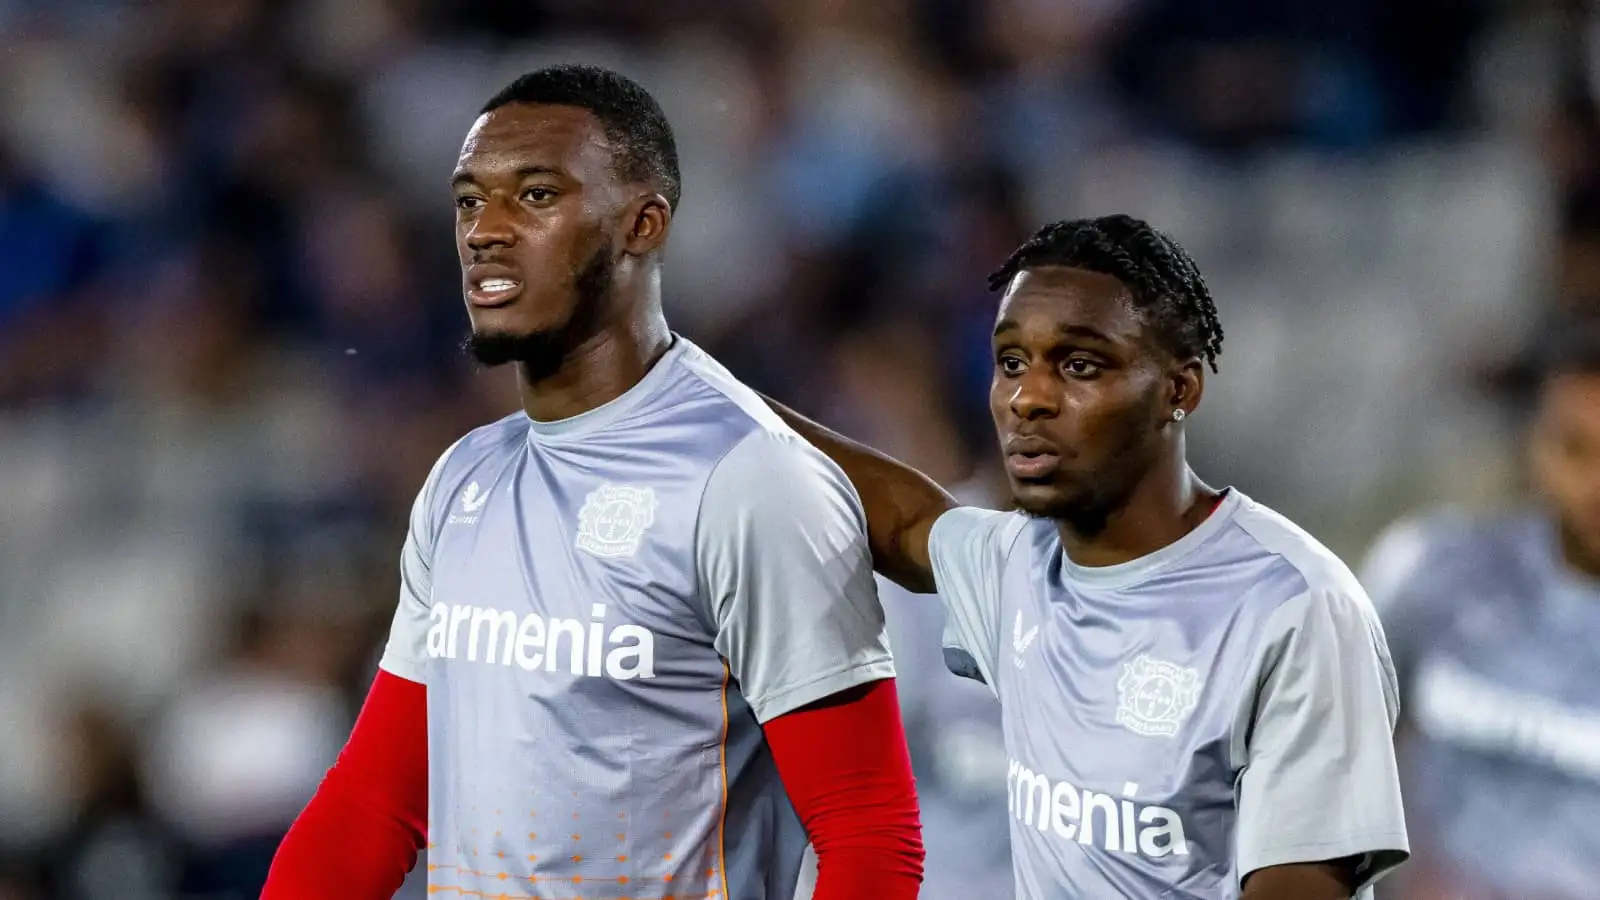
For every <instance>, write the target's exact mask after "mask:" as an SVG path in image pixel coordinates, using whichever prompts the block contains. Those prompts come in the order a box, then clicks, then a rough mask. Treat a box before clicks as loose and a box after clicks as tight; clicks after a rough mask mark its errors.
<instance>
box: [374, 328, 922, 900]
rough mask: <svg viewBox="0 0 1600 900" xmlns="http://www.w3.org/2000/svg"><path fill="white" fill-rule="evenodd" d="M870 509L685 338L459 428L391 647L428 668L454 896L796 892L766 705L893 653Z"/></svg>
mask: <svg viewBox="0 0 1600 900" xmlns="http://www.w3.org/2000/svg"><path fill="white" fill-rule="evenodd" d="M865 527H866V526H865V517H864V515H863V513H862V510H861V505H860V501H859V499H858V497H857V496H856V494H855V492H854V490H853V489H852V488H851V486H850V484H849V482H848V481H847V480H846V479H845V477H844V474H843V473H842V472H841V471H840V470H839V469H838V468H837V467H836V466H834V465H833V463H831V462H830V461H829V460H828V459H827V458H826V457H824V456H823V455H822V454H821V453H820V452H818V451H817V450H815V449H814V448H813V447H811V445H810V444H808V443H806V442H805V441H803V440H801V439H800V438H799V437H798V436H796V435H795V434H794V433H793V432H792V431H790V430H789V429H788V428H787V427H786V426H785V425H783V423H782V422H781V421H780V420H779V419H778V418H777V416H776V415H774V414H773V413H772V412H771V411H770V410H769V409H768V408H767V406H766V405H765V404H764V403H763V402H761V400H760V399H759V398H758V397H757V396H756V395H755V394H754V393H753V392H752V391H750V390H749V389H748V388H746V387H745V386H743V385H741V384H739V383H738V382H737V381H735V380H734V379H733V377H732V376H731V375H729V374H728V372H727V371H726V370H725V369H723V368H722V367H721V366H719V365H718V364H717V363H716V362H715V361H713V360H712V359H711V358H710V357H708V356H707V355H706V354H705V353H703V352H702V351H701V350H700V349H699V348H697V347H695V346H693V345H692V344H690V343H689V342H688V341H687V340H684V339H683V338H678V339H677V340H676V343H675V344H674V345H673V347H672V349H670V350H669V351H668V352H667V353H666V354H665V355H664V356H663V357H662V358H661V359H660V361H659V362H657V363H656V365H655V366H654V367H653V368H652V369H651V370H650V372H649V373H648V374H647V375H646V376H645V378H644V379H643V380H642V381H641V382H639V384H638V385H636V386H635V387H634V388H632V389H631V390H629V391H628V392H627V393H626V394H624V395H622V396H621V397H619V398H617V399H616V400H614V401H612V402H610V403H608V404H606V405H604V406H601V407H599V408H597V409H594V410H592V411H590V412H587V413H584V414H582V415H579V416H575V417H573V418H570V419H564V420H561V421H558V422H548V423H546V422H535V421H533V420H531V419H529V418H528V417H527V416H526V415H524V414H522V413H517V414H515V415H513V416H510V417H508V418H506V419H503V420H501V421H499V422H497V423H495V424H493V425H489V426H486V427H483V428H479V429H477V430H475V431H473V432H472V433H470V434H468V435H467V436H466V437H464V438H462V439H461V440H460V441H459V442H458V443H456V444H455V446H453V447H452V448H451V449H450V450H448V451H446V452H445V454H444V456H443V457H442V458H441V459H440V460H439V462H438V463H437V464H436V465H435V467H434V469H433V472H432V473H431V474H430V475H429V476H428V480H427V482H426V484H425V485H424V487H423V489H422V492H421V494H420V495H419V496H418V498H417V501H416V505H415V507H414V509H413V511H412V515H411V526H410V534H409V535H408V537H407V538H406V542H405V548H404V551H403V554H402V557H403V558H402V564H401V571H402V576H403V579H402V581H403V583H402V587H401V591H400V606H399V610H398V612H397V613H396V614H395V620H394V625H393V629H392V632H391V636H390V639H389V644H388V648H387V650H386V652H385V654H384V657H383V661H382V667H383V668H384V669H386V670H388V671H390V672H392V673H394V674H396V675H399V676H401V677H403V678H408V679H411V680H413V681H418V682H422V683H424V684H426V685H427V695H428V766H429V774H428V805H429V818H430V821H429V830H428V835H429V842H430V843H429V855H428V870H429V871H428V883H429V888H430V892H432V893H455V894H458V895H465V896H478V897H490V898H497V897H501V896H504V897H507V898H527V897H535V898H542V900H543V898H549V900H556V898H560V900H569V898H574V897H582V898H584V900H603V898H622V897H627V898H639V900H659V898H664V897H674V898H677V900H688V898H719V900H720V898H728V900H790V898H791V897H792V895H793V892H794V886H795V882H796V879H797V876H798V869H799V865H800V860H801V855H802V853H803V851H804V849H805V846H806V843H807V839H806V835H805V832H804V830H803V829H802V827H801V825H800V821H799V819H798V817H797V816H796V815H795V812H794V809H793V807H792V806H791V805H790V804H789V802H788V799H787V796H786V795H785V793H784V790H783V787H782V785H781V784H780V782H779V780H778V776H777V772H776V769H775V768H774V764H773V761H772V757H771V754H770V751H769V750H768V748H767V746H766V743H765V741H764V740H763V737H762V732H761V728H760V725H761V723H764V722H766V721H768V720H770V719H772V718H774V717H776V716H779V715H782V714H784V713H786V712H789V711H791V710H794V709H797V708H799V707H801V706H804V705H806V704H808V703H811V702H813V701H816V700H819V699H822V698H824V697H827V696H829V695H831V694H834V693H836V692H838V691H841V690H844V689H846V688H850V687H853V686H856V685H859V684H864V683H867V682H871V681H875V680H879V679H883V678H889V677H892V676H893V665H892V663H891V661H890V657H889V649H888V644H887V640H886V638H885V635H884V623H883V613H882V609H881V607H880V606H879V604H878V599H877V594H876V589H875V588H874V585H873V580H872V561H871V553H870V550H869V549H868V546H867V542H866V532H865Z"/></svg>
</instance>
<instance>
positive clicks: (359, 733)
mask: <svg viewBox="0 0 1600 900" xmlns="http://www.w3.org/2000/svg"><path fill="white" fill-rule="evenodd" d="M427 754H428V746H427V689H426V688H425V687H423V686H422V685H420V684H417V683H415V682H411V681H407V680H405V679H403V678H400V677H399V676H396V675H393V674H390V673H388V672H382V671H380V672H379V673H378V677H377V678H376V679H375V680H374V681H373V685H372V690H371V691H370V692H369V693H368V695H367V701H366V703H365V705H364V706H363V707H362V710H361V716H360V718H358V719H357V721H356V726H355V729H354V730H353V731H352V732H351V734H350V740H349V742H348V743H347V744H346V745H345V748H344V750H343V751H342V752H341V753H340V754H339V759H338V761H337V762H335V763H334V765H333V768H331V769H329V770H328V774H327V776H326V777H325V778H324V779H323V782H322V784H321V786H319V787H318V788H317V793H316V795H315V796H313V797H312V798H311V802H310V803H309V804H307V805H306V808H305V810H304V811H303V812H302V813H301V814H300V817H299V818H298V819H296V820H295V823H294V825H293V827H291V828H290V829H289V833H288V835H286V836H285V837H284V839H283V843H282V844H281V845H280V846H279V847H278V852H277V855H276V856H275V857H273V860H272V869H271V871H270V872H269V873H268V875H267V883H266V886H265V888H264V889H263V891H262V894H261V900H335V898H340V900H365V898H371V900H388V898H390V897H393V896H394V894H395V891H397V890H399V889H400V886H401V884H402V883H404V881H405V878H406V875H407V873H409V872H410V871H411V869H412V867H413V866H415V865H416V861H417V851H418V850H419V849H420V848H421V846H422V844H423V842H424V841H425V840H426V828H427V806H428V780H427V779H428V775H427V771H428V761H427V760H428V756H427Z"/></svg>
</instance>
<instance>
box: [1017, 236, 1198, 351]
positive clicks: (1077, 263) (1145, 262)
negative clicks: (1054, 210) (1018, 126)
mask: <svg viewBox="0 0 1600 900" xmlns="http://www.w3.org/2000/svg"><path fill="white" fill-rule="evenodd" d="M1034 266H1067V267H1070V268H1074V269H1086V270H1088V271H1090V272H1099V273H1101V274H1102V275H1110V276H1112V277H1113V278H1116V279H1117V280H1118V281H1121V282H1122V283H1123V284H1124V285H1126V286H1127V288H1128V290H1129V292H1130V293H1132V295H1133V303H1134V306H1136V307H1137V308H1138V309H1139V310H1140V311H1142V312H1143V313H1144V314H1145V315H1146V316H1148V317H1149V318H1148V320H1147V321H1149V323H1150V324H1151V325H1152V326H1154V327H1155V329H1156V331H1157V333H1159V334H1160V335H1161V338H1162V340H1163V341H1164V342H1165V343H1166V345H1167V347H1168V348H1169V349H1170V350H1171V351H1172V352H1173V353H1175V354H1176V355H1178V356H1179V357H1180V358H1185V359H1187V358H1189V357H1199V358H1201V359H1203V360H1205V361H1206V364H1207V365H1209V366H1210V367H1211V371H1213V372H1215V371H1217V357H1218V356H1219V355H1221V353H1222V324H1221V323H1220V322H1218V321H1217V306H1216V304H1215V303H1214V302H1212V300H1211V290H1210V289H1209V288H1207V287H1206V282H1205V279H1204V278H1202V277H1201V276H1200V270H1199V268H1197V267H1196V266H1195V264H1194V260H1192V259H1190V258H1189V254H1188V253H1187V252H1185V251H1184V249H1183V248H1182V247H1180V246H1178V242H1177V241H1175V240H1173V239H1172V238H1170V237H1168V236H1167V235H1165V234H1163V233H1161V232H1160V231H1158V230H1156V229H1155V228H1153V227H1151V225H1150V224H1149V223H1148V222H1144V221H1142V220H1140V219H1135V218H1134V217H1132V216H1126V215H1115V216H1102V217H1101V218H1098V219H1066V220H1062V221H1060V222H1052V223H1050V224H1049V225H1046V226H1044V227H1043V228H1040V229H1039V230H1038V231H1036V232H1034V233H1033V237H1030V238H1028V240H1027V241H1026V242H1025V243H1023V245H1022V246H1020V247H1018V248H1017V249H1016V251H1015V252H1013V253H1012V254H1011V257H1010V258H1009V259H1007V260H1006V261H1005V264H1004V265H1002V266H1001V267H1000V268H998V269H996V270H995V272H994V274H992V275H990V276H989V289H990V290H994V291H999V290H1004V289H1005V287H1006V286H1007V285H1009V284H1010V283H1011V280H1012V279H1013V278H1015V277H1016V276H1017V273H1019V272H1021V271H1022V270H1023V269H1028V268H1032V267H1034Z"/></svg>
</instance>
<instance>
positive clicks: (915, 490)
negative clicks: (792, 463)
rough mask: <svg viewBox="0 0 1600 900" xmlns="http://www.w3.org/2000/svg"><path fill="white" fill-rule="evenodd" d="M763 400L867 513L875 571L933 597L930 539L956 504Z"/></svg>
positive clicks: (897, 467) (919, 477)
mask: <svg viewBox="0 0 1600 900" xmlns="http://www.w3.org/2000/svg"><path fill="white" fill-rule="evenodd" d="M762 399H764V400H766V402H767V404H768V405H769V406H771V407H772V409H773V411H775V412H776V413H777V414H778V415H779V417H781V418H782V419H783V421H784V422H785V423H786V424H787V425H788V426H789V427H790V428H793V429H794V430H795V431H796V432H798V433H799V434H800V436H801V437H803V438H805V439H806V440H807V441H809V442H810V443H811V444H812V445H813V446H815V447H816V448H817V449H819V450H821V451H822V452H823V453H824V454H826V455H827V457H828V458H829V459H831V460H833V462H834V463H835V464H836V465H838V466H839V468H840V469H843V470H844V474H845V475H846V476H847V477H848V478H849V479H850V483H851V484H852V485H854V487H855V491H856V493H857V494H858V495H859V496H860V498H861V504H862V506H863V507H864V508H865V510H866V515H867V537H868V540H869V542H870V545H871V548H872V561H873V565H874V567H875V568H876V569H877V570H878V571H879V572H881V573H882V574H883V575H884V577H886V578H888V579H890V580H891V581H894V582H895V583H897V584H899V585H900V586H901V587H904V588H905V589H907V590H909V591H913V592H915V593H919V594H930V593H933V590H934V579H933V564H932V562H931V561H930V559H929V554H928V537H929V534H930V533H931V532H932V530H933V523H934V522H935V521H937V520H938V518H939V517H940V516H941V515H943V514H944V513H945V512H946V511H948V510H950V509H953V508H954V507H955V506H956V501H955V498H954V497H951V496H950V494H949V493H948V492H946V491H945V489H944V488H941V487H940V486H939V485H938V484H935V483H934V481H933V479H931V478H929V477H928V476H926V475H924V474H922V473H921V472H918V471H917V470H916V469H913V468H911V467H910V466H908V465H906V464H905V463H902V462H900V461H899V460H896V459H893V458H891V457H889V456H888V455H886V454H883V453H880V452H878V451H877V450H874V449H872V448H871V447H868V446H866V445H865V444H862V443H859V442H857V441H853V440H851V439H850V438H847V437H845V436H844V435H841V434H839V433H838V432H836V431H833V430H831V429H829V428H826V427H824V426H823V425H820V424H818V423H816V422H813V421H812V420H810V419H808V418H806V417H805V416H802V415H800V414H799V413H797V412H795V411H794V410H792V409H789V408H788V407H786V406H784V405H782V404H781V403H778V402H777V401H775V400H772V399H770V398H766V397H763V398H762Z"/></svg>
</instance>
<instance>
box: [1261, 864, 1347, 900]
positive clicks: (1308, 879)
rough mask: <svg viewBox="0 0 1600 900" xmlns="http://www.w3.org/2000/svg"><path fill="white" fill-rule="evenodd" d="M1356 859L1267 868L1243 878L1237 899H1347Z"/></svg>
mask: <svg viewBox="0 0 1600 900" xmlns="http://www.w3.org/2000/svg"><path fill="white" fill-rule="evenodd" d="M1355 884H1356V860H1354V859H1348V860H1333V861H1329V862H1320V863H1297V864H1293V865H1284V866H1269V867H1268V868H1265V869H1261V870H1258V871H1255V872H1252V873H1250V875H1249V876H1248V877H1247V878H1245V882H1244V890H1243V892H1242V893H1241V894H1240V895H1239V900H1350V897H1352V896H1354V894H1355Z"/></svg>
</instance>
